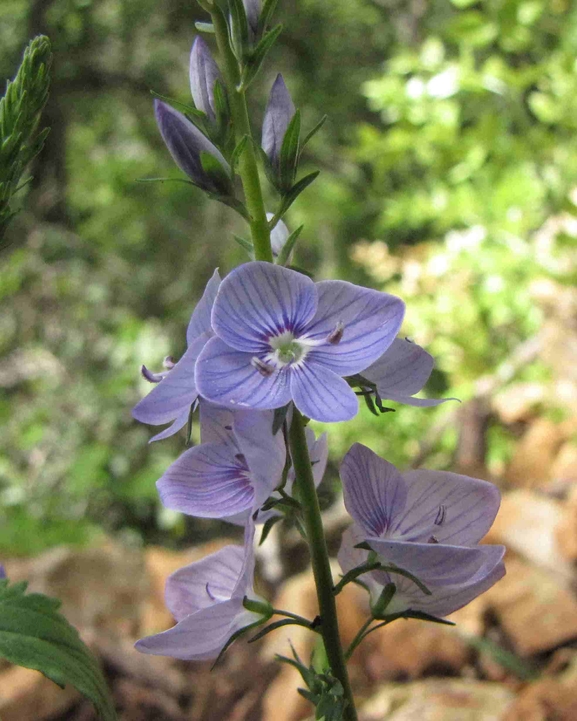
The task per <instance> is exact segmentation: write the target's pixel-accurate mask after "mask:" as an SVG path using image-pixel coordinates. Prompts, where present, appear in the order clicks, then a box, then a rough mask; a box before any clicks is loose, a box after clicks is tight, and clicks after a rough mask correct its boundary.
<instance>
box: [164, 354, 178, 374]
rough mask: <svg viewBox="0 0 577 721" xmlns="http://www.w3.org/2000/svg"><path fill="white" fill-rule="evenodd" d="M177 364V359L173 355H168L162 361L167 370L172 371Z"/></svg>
mask: <svg viewBox="0 0 577 721" xmlns="http://www.w3.org/2000/svg"><path fill="white" fill-rule="evenodd" d="M175 365H176V361H175V360H174V358H173V357H172V356H171V355H167V356H166V358H165V359H164V360H163V361H162V367H163V368H166V370H167V371H171V370H172V369H173V368H174V366H175Z"/></svg>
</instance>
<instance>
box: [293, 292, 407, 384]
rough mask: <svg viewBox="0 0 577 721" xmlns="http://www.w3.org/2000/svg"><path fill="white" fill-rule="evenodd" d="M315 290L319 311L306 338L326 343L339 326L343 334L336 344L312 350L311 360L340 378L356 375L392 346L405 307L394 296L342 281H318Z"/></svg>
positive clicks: (309, 325) (308, 328)
mask: <svg viewBox="0 0 577 721" xmlns="http://www.w3.org/2000/svg"><path fill="white" fill-rule="evenodd" d="M317 290H318V294H319V300H318V309H317V312H316V314H315V317H314V318H313V319H312V321H311V322H310V323H309V324H308V326H307V336H308V337H310V338H312V339H313V340H325V339H327V337H328V336H329V335H330V334H331V333H333V332H334V331H335V329H336V328H337V327H339V326H343V327H344V332H343V336H342V339H341V340H340V341H339V342H337V343H323V344H322V345H321V346H319V347H316V348H313V349H312V350H311V351H310V357H314V359H315V360H316V361H317V362H319V363H322V364H323V365H324V366H326V367H327V368H330V369H331V370H332V371H334V372H335V373H338V375H341V376H346V375H352V374H354V373H359V372H360V371H362V370H364V369H365V368H367V366H369V365H370V364H371V363H373V361H375V360H376V359H377V358H379V356H380V355H382V354H383V353H384V352H385V351H386V349H387V348H388V347H389V346H390V345H391V343H392V342H393V340H394V338H395V336H396V334H397V332H398V330H399V328H400V327H401V323H402V321H403V315H404V312H405V304H404V303H403V301H402V300H401V299H400V298H397V297H395V296H394V295H389V294H388V293H381V292H379V291H377V290H371V289H368V288H361V287H360V286H357V285H353V284H352V283H347V282H345V281H342V280H325V281H321V282H320V283H317Z"/></svg>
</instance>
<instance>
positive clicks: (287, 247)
mask: <svg viewBox="0 0 577 721" xmlns="http://www.w3.org/2000/svg"><path fill="white" fill-rule="evenodd" d="M304 227H305V226H304V225H300V226H299V227H298V228H297V229H296V230H293V232H292V233H291V234H290V235H289V237H288V238H287V239H286V243H285V244H284V245H283V247H282V250H281V252H280V253H279V256H278V258H277V261H276V262H277V264H278V265H286V264H287V263H288V260H289V257H290V254H291V253H292V250H293V248H294V247H295V243H296V242H297V240H298V237H299V235H300V234H301V231H302V229H303V228H304Z"/></svg>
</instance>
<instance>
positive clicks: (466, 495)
mask: <svg viewBox="0 0 577 721" xmlns="http://www.w3.org/2000/svg"><path fill="white" fill-rule="evenodd" d="M403 480H404V481H405V483H406V485H407V492H408V496H407V504H406V507H405V510H404V512H403V513H402V514H400V515H399V516H398V517H397V518H396V519H395V534H396V535H398V536H402V538H403V540H409V541H424V542H426V541H428V540H429V538H430V537H431V535H434V536H435V538H436V539H437V540H438V541H439V543H448V544H452V545H460V546H470V545H472V544H475V543H478V542H479V541H480V540H481V539H482V538H483V536H484V535H485V534H486V533H487V532H488V530H489V528H490V527H491V524H492V523H493V521H494V520H495V516H496V515H497V511H498V510H499V504H500V501H501V496H500V493H499V489H498V488H497V487H496V486H495V485H493V484H492V483H488V482H487V481H480V480H478V479H476V478H469V477H468V476H461V475H459V474H457V473H448V472H446V471H427V470H418V471H407V472H406V473H403Z"/></svg>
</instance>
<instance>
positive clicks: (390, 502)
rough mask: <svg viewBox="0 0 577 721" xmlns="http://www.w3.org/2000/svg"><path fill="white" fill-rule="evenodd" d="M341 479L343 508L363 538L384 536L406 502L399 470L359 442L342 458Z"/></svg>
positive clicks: (403, 483) (404, 488) (403, 484)
mask: <svg viewBox="0 0 577 721" xmlns="http://www.w3.org/2000/svg"><path fill="white" fill-rule="evenodd" d="M341 480H342V482H343V494H344V499H345V506H346V509H347V511H348V512H349V513H350V514H351V516H352V517H353V519H354V520H355V521H356V522H357V524H358V525H359V526H360V527H361V528H362V529H363V530H364V532H365V534H366V535H369V536H380V535H382V534H383V533H385V532H386V531H387V530H388V529H389V528H390V527H391V524H392V523H393V520H394V519H395V518H396V517H398V516H399V515H400V514H401V513H402V512H403V510H404V508H405V505H406V503H407V488H406V484H405V482H404V481H403V478H402V476H401V474H400V473H399V471H398V470H397V469H396V468H395V466H393V465H392V464H391V463H389V462H388V461H385V460H384V459H383V458H380V457H379V456H377V454H376V453H373V451H371V450H370V449H369V448H367V447H366V446H363V445H361V444H360V443H355V444H354V445H353V446H352V447H351V449H350V450H349V451H348V453H347V454H346V456H345V457H344V459H343V461H342V463H341Z"/></svg>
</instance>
